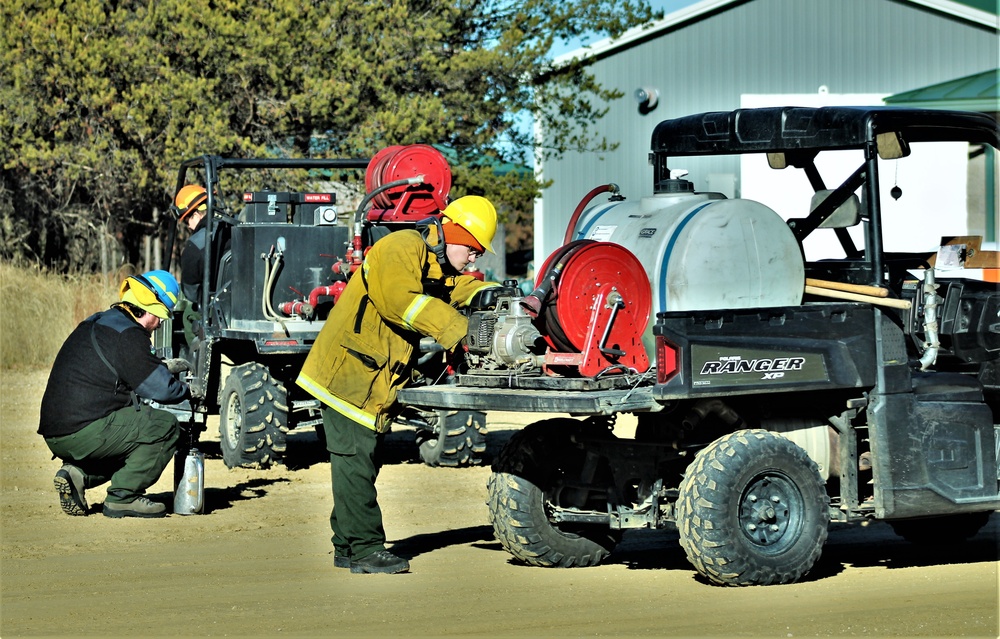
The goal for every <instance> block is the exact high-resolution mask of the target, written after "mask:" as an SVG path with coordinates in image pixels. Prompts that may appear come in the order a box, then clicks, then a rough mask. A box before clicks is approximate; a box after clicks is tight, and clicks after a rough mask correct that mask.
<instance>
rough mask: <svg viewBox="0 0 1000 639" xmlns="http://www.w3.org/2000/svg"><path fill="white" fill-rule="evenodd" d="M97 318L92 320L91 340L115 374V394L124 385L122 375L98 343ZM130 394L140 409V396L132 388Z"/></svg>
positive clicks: (98, 353)
mask: <svg viewBox="0 0 1000 639" xmlns="http://www.w3.org/2000/svg"><path fill="white" fill-rule="evenodd" d="M96 331H97V320H93V321H91V322H90V342H91V343H92V344H93V345H94V350H95V351H97V356H98V357H100V358H101V361H102V362H104V365H105V366H107V367H108V370H110V371H111V373H112V374H113V375H114V376H115V394H116V395H117V394H118V388H119V387H121V386H123V384H122V383H121V377H120V376H119V375H118V371H117V370H115V367H114V366H112V365H111V362H109V361H108V358H107V357H105V356H104V351H103V350H101V346H100V344H98V343H97V333H96ZM128 392H129V394H130V395H131V396H132V405H133V406H135V409H136V410H139V398H138V396H136V394H135V391H134V390H132V389H131V388H130V389H129V391H128Z"/></svg>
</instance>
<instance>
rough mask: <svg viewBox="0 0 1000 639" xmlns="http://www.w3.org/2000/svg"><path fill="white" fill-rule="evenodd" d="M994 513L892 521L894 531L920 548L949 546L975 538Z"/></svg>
mask: <svg viewBox="0 0 1000 639" xmlns="http://www.w3.org/2000/svg"><path fill="white" fill-rule="evenodd" d="M992 514H993V511H991V510H986V511H981V512H978V513H958V514H955V515H944V516H940V517H927V518H923V519H898V520H895V521H890V522H889V525H890V526H892V531H893V532H894V533H896V534H897V535H899V536H900V537H902V538H903V539H905V540H906V541H908V542H910V543H911V544H916V545H920V546H947V545H949V544H955V543H959V542H962V541H965V540H966V539H969V538H970V537H974V536H975V535H976V533H978V532H979V531H980V530H981V529H982V528H983V527H984V526H985V525H986V524H988V523H989V521H990V515H992Z"/></svg>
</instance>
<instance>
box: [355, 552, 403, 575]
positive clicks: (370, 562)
mask: <svg viewBox="0 0 1000 639" xmlns="http://www.w3.org/2000/svg"><path fill="white" fill-rule="evenodd" d="M409 569H410V562H408V561H406V560H405V559H403V558H402V557H397V556H396V555H394V554H392V553H391V552H389V551H388V550H376V551H375V552H373V553H372V554H370V555H368V556H367V557H364V558H362V559H355V560H352V561H351V572H353V573H376V572H378V573H386V574H390V575H391V574H395V573H397V572H406V571H408V570H409Z"/></svg>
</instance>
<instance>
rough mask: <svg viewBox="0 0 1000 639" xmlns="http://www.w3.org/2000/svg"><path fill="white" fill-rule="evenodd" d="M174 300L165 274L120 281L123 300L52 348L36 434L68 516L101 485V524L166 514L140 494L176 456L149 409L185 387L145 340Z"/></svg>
mask: <svg viewBox="0 0 1000 639" xmlns="http://www.w3.org/2000/svg"><path fill="white" fill-rule="evenodd" d="M179 298H180V289H179V287H178V285H177V280H176V279H174V276H173V275H171V274H170V273H168V272H166V271H161V270H155V271H149V272H147V273H143V274H142V275H134V276H131V277H127V278H125V280H124V281H123V282H122V284H121V288H120V290H119V299H120V301H119V302H117V303H115V304H113V305H112V306H111V308H110V309H108V310H106V311H102V312H100V313H96V314H94V315H92V316H90V317H88V318H87V319H86V320H84V321H83V322H82V323H81V324H80V325H79V326H77V327H76V329H75V330H74V331H73V332H72V333H71V334H70V336H69V337H68V338H66V341H65V342H64V343H63V345H62V347H61V348H60V349H59V353H58V354H57V355H56V359H55V362H54V363H53V364H52V372H51V373H50V374H49V381H48V385H47V386H46V388H45V394H44V395H43V396H42V406H41V411H40V418H39V426H38V433H39V434H40V435H42V437H44V438H45V443H46V444H47V445H48V447H49V450H51V451H52V453H53V455H55V457H58V458H59V459H61V460H62V462H63V464H62V467H61V468H60V469H59V470H58V471H57V472H56V475H55V479H54V484H55V488H56V492H57V493H58V494H59V504H60V506H61V507H62V510H63V512H65V513H66V514H67V515H76V516H82V515H87V514H88V512H89V506H88V504H87V498H86V489H87V488H95V487H97V486H100V485H101V484H104V483H107V482H110V486H109V487H108V494H107V497H106V498H105V500H104V507H103V513H104V515H105V516H107V517H112V518H121V517H163V516H165V515H166V514H167V513H166V506H165V505H164V504H161V503H159V502H155V501H152V500H150V499H148V498H146V497H145V495H144V493H145V491H146V489H147V488H149V487H150V486H152V485H153V484H154V483H156V481H157V480H158V479H159V478H160V475H161V474H162V473H163V470H164V468H166V466H167V464H168V463H169V462H170V459H171V457H173V455H174V452H175V451H176V450H177V442H178V439H179V437H180V426H179V424H178V422H177V418H176V417H174V415H173V414H172V413H170V412H168V411H165V410H162V409H158V408H154V407H153V406H151V405H150V404H149V402H150V401H152V402H158V403H161V404H176V403H179V402H182V401H184V400H185V399H187V398H188V397H190V390H189V388H188V385H187V384H185V383H184V382H182V381H180V380H179V379H177V378H176V377H175V373H178V372H181V371H183V370H186V368H187V367H188V365H187V362H184V361H181V360H160V359H158V358H157V357H156V356H155V355H154V354H153V351H152V349H151V347H150V336H151V335H152V334H153V331H155V330H156V329H157V328H159V327H160V323H161V322H162V320H165V319H167V318H169V317H170V314H171V312H172V311H173V309H174V306H175V305H176V304H177V301H178V299H179ZM140 400H145V401H140Z"/></svg>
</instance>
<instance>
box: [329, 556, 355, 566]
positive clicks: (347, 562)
mask: <svg viewBox="0 0 1000 639" xmlns="http://www.w3.org/2000/svg"><path fill="white" fill-rule="evenodd" d="M333 567H334V568H350V567H351V558H350V557H348V556H347V555H334V556H333Z"/></svg>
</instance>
